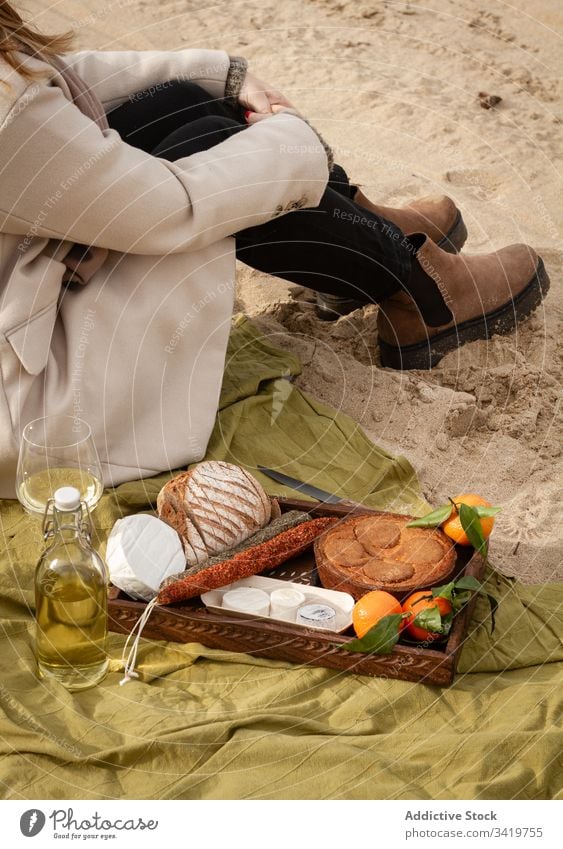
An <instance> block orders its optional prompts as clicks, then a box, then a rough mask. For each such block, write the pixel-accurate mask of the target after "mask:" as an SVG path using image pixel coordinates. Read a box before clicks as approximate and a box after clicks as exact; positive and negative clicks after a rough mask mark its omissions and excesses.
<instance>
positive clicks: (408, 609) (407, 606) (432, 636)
mask: <svg viewBox="0 0 563 849" xmlns="http://www.w3.org/2000/svg"><path fill="white" fill-rule="evenodd" d="M432 607H437V608H438V611H439V613H440V616H447V614H448V613H451V612H452V610H453V608H452V605H451V603H450V602H449V601H448V599H447V598H442V596H439V595H438V596H435V597H434V598H432V590H419V591H418V592H416V593H412V595H410V596H409V597H408V598H407V599H405V601H404V602H403V606H402V611H403V613H408V617H407V618H406V619H405V631H406V632H407V634H408V635H409V636H410V637H412V639H413V640H419V641H420V642H424V643H426V642H432V641H434V640H440V639H443V638H444V637H445V636H446V634H440V633H439V632H436V631H427V630H426V629H425V628H419V626H418V625H413V624H412V623H413V622H414V619H415V617H416V615H417V614H418V613H420V611H421V610H428V608H432Z"/></svg>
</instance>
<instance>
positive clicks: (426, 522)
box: [407, 504, 454, 528]
mask: <svg viewBox="0 0 563 849" xmlns="http://www.w3.org/2000/svg"><path fill="white" fill-rule="evenodd" d="M453 509H454V507H453V504H443V505H442V506H441V507H438V508H437V509H436V510H432V512H431V513H427V514H426V516H422V518H421V519H413V520H412V521H411V522H409V523H408V525H407V528H437V527H438V526H439V525H441V524H442V522H445V521H446V519H449V518H450V516H451V515H452V510H453Z"/></svg>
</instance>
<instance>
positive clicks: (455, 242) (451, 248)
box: [436, 209, 467, 254]
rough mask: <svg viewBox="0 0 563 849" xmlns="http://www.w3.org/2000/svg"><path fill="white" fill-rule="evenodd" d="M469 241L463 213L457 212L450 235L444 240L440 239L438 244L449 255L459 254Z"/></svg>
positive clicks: (447, 234)
mask: <svg viewBox="0 0 563 849" xmlns="http://www.w3.org/2000/svg"><path fill="white" fill-rule="evenodd" d="M466 241H467V227H466V226H465V221H464V220H463V217H462V215H461V212H460V211H459V209H458V211H457V217H456V220H455V221H454V225H453V227H452V229H451V230H450V231H449V233H446V235H445V236H444V238H443V239H440V241H439V242H437V243H436V244H437V245H438V247H439V248H441V249H442V250H443V251H447V253H449V254H457V253H458V252H459V251H460V250H461V249H462V247H463V246H464V244H465V243H466Z"/></svg>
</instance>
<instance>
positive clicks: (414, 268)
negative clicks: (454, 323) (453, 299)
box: [402, 233, 453, 327]
mask: <svg viewBox="0 0 563 849" xmlns="http://www.w3.org/2000/svg"><path fill="white" fill-rule="evenodd" d="M425 238H426V237H425V236H422V235H419V234H418V233H415V234H413V235H412V236H409V241H410V243H411V246H412V256H411V273H410V277H409V280H408V283H406V284H402V286H403V289H404V290H405V292H406V293H407V295H409V296H410V297H411V298H412V299H413V301H414V302H415V304H416V305H417V307H418V308H419V310H420V312H421V314H422V318H423V319H424V323H425V324H427V325H428V326H429V327H440V326H441V325H442V324H449V322H450V321H451V320H452V318H453V315H452V313H451V311H450V309H449V308H448V306H447V304H446V302H445V301H444V298H443V297H442V293H441V292H440V290H439V289H438V286H437V285H436V283H435V282H434V280H432V278H431V277H430V276H429V275H428V274H427V273H426V272H425V271H424V269H423V268H422V266H421V265H420V263H419V262H418V260H417V258H416V252H417V251H418V249H419V248H420V247H421V245H422V244H423V242H424V239H425Z"/></svg>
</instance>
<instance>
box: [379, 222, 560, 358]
mask: <svg viewBox="0 0 563 849" xmlns="http://www.w3.org/2000/svg"><path fill="white" fill-rule="evenodd" d="M412 243H413V245H419V247H418V250H417V251H416V253H415V256H416V260H417V261H418V264H419V266H420V267H421V268H422V269H423V271H424V272H425V273H426V275H428V282H429V284H430V285H431V281H433V282H434V284H435V285H436V286H437V287H438V290H439V292H440V293H441V295H442V298H443V300H444V302H445V304H446V306H447V307H448V309H449V310H450V313H451V315H452V320H451V321H450V322H449V323H447V324H442V325H440V326H437V327H433V326H431V325H430V324H428V323H427V322H428V321H430V320H431V319H430V317H429V316H428V315H427V318H426V322H425V320H424V319H423V317H422V314H421V310H420V306H419V305H417V304H416V303H415V302H414V300H413V299H412V298H411V297H409V295H407V294H406V292H399V293H397V294H396V295H393V296H392V297H391V298H388V299H387V300H386V301H384V302H383V303H382V304H380V306H379V315H378V320H377V327H378V335H379V349H380V354H381V364H382V365H383V366H385V367H387V368H396V369H430V368H432V367H433V366H435V365H436V364H437V363H438V362H439V361H440V360H441V359H442V357H443V356H444V354H446V353H447V352H448V351H451V350H453V349H454V348H457V347H458V346H459V345H463V344H464V343H465V342H472V341H475V340H476V339H488V338H489V337H490V336H492V335H494V334H504V333H509V332H510V331H511V330H513V329H514V327H515V326H516V324H517V323H518V322H519V321H521V320H522V319H523V318H526V316H528V315H529V314H530V313H531V312H532V310H534V309H535V308H536V307H537V306H538V305H539V304H540V302H541V301H542V298H543V297H544V295H545V294H546V293H547V291H548V289H549V277H548V275H547V272H546V270H545V268H544V264H543V262H542V260H541V258H540V257H539V256H538V255H537V254H536V253H535V251H534V250H532V248H530V247H529V246H528V245H521V244H518V245H508V246H507V247H505V248H501V250H499V251H495V252H494V253H490V254H482V255H475V254H474V255H458V254H450V253H446V252H445V251H443V250H441V249H440V248H439V247H438V246H437V245H436V244H435V243H434V242H433V241H431V239H429V238H428V237H427V236H425V235H424V234H420V235H414V236H413V237H412Z"/></svg>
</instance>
